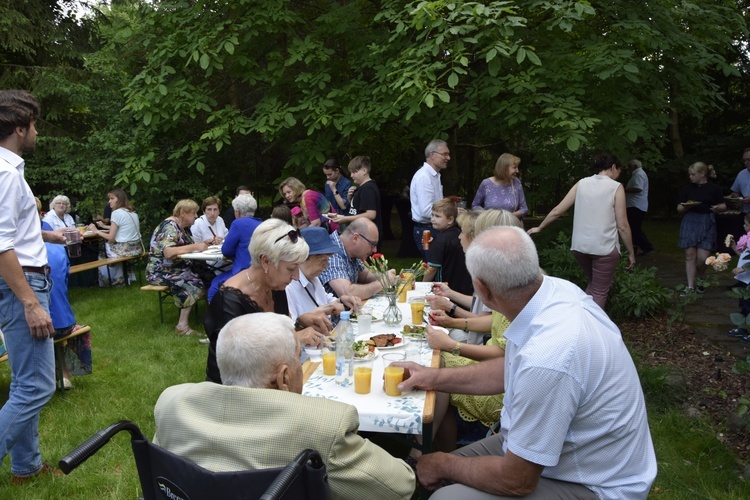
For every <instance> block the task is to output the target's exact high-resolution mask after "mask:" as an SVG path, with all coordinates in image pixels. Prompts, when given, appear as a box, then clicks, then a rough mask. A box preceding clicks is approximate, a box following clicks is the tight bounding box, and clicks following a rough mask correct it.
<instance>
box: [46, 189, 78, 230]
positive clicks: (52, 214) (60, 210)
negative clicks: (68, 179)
mask: <svg viewBox="0 0 750 500" xmlns="http://www.w3.org/2000/svg"><path fill="white" fill-rule="evenodd" d="M42 220H43V221H44V222H46V223H47V224H49V225H50V227H52V229H53V230H55V229H61V228H65V227H76V221H75V220H73V217H72V216H71V215H70V198H68V197H67V196H65V195H62V194H58V195H57V196H55V197H54V198H52V201H50V202H49V212H47V213H46V214H44V217H42Z"/></svg>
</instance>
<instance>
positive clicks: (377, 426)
mask: <svg viewBox="0 0 750 500" xmlns="http://www.w3.org/2000/svg"><path fill="white" fill-rule="evenodd" d="M417 287H418V288H417V290H416V291H415V292H411V293H412V294H423V293H426V292H427V291H429V290H430V288H431V284H430V283H417ZM377 301H378V299H377V298H376V299H375V300H373V299H371V300H370V301H369V303H368V305H372V304H373V303H375V302H377ZM399 308H400V309H401V311H402V316H403V320H402V323H401V325H399V326H396V327H390V328H389V327H387V326H385V325H384V324H383V323H382V322H375V323H373V324H372V330H371V334H373V335H374V334H377V333H385V332H390V333H395V332H400V331H401V330H402V329H403V325H404V324H409V323H411V312H410V310H409V305H408V304H407V303H404V304H399ZM373 314H374V315H375V317H376V318H377V317H380V318H382V314H380V315H379V314H378V309H375V310H374V311H373ZM356 333H357V332H356V323H355V334H356ZM406 348H407V347H406V346H403V347H399V348H396V349H394V350H393V351H389V350H384V351H381V352H380V356H382V355H383V354H387V353H388V352H396V351H400V352H404V350H405V349H406ZM411 351H413V349H411ZM380 356H379V357H380ZM411 356H415V353H414V352H412V353H411ZM411 356H410V357H409V358H408V359H409V360H414V359H412V357H411ZM417 356H419V360H420V363H421V364H423V365H426V366H431V367H433V368H437V367H439V366H440V352H439V351H435V350H431V349H429V347H428V346H427V345H426V343H424V344H423V345H422V348H421V351H419V354H417ZM378 362H380V363H382V361H380V360H379V359H377V358H376V360H375V363H376V366H375V367H374V370H373V381H372V389H371V392H370V394H367V395H361V394H355V393H354V389H353V388H341V387H339V386H337V385H336V384H335V381H334V377H332V376H325V375H323V373H322V367H321V366H320V364H321V363H320V362H319V361H310V360H307V361H305V362H304V363H303V366H302V370H303V380H304V383H305V387H304V388H303V394H306V395H308V396H314V397H325V398H328V399H333V400H336V401H340V402H343V403H347V404H351V405H352V406H354V407H355V408H357V411H358V412H359V415H360V430H361V431H367V432H380V433H389V434H398V435H422V444H421V445H419V444H417V443H416V442H412V443H410V444H411V445H412V446H414V447H417V448H420V449H422V451H424V452H428V451H430V450H431V447H432V423H433V420H434V417H435V399H436V394H435V392H434V391H419V390H414V391H407V392H404V394H402V395H401V396H398V397H390V396H386V395H385V394H384V392H383V389H382V382H381V378H380V377H381V376H382V364H381V365H380V366H378V365H377V363H378ZM420 408H421V412H420V411H419V409H420Z"/></svg>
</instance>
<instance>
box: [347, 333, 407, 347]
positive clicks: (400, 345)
mask: <svg viewBox="0 0 750 500" xmlns="http://www.w3.org/2000/svg"><path fill="white" fill-rule="evenodd" d="M388 333H392V332H383V334H388ZM375 335H381V334H380V333H378V332H375V333H366V334H364V335H359V336H357V338H356V339H354V340H370V338H371V337H374V336H375ZM395 335H396V337H398V338H400V339H401V342H399V343H398V344H397V345H392V346H390V347H376V348H375V349H378V350H381V351H389V350H391V349H398V348H399V347H402V346H405V345H406V344H408V343H409V338H408V337H406V338H404V336H403V335H401V334H400V333H396V334H395Z"/></svg>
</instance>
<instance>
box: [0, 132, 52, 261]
mask: <svg viewBox="0 0 750 500" xmlns="http://www.w3.org/2000/svg"><path fill="white" fill-rule="evenodd" d="M23 167H24V161H23V158H21V157H20V156H18V155H17V154H15V153H13V152H12V151H10V150H8V149H5V148H2V147H0V253H2V252H6V251H8V250H14V251H15V253H16V257H17V258H18V263H19V264H20V265H21V266H31V267H42V266H46V265H47V248H46V247H45V246H44V241H42V225H41V224H40V223H39V217H38V215H37V211H36V201H35V200H34V193H32V192H31V188H30V187H29V184H28V183H27V182H26V179H24V177H23Z"/></svg>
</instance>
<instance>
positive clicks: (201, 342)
mask: <svg viewBox="0 0 750 500" xmlns="http://www.w3.org/2000/svg"><path fill="white" fill-rule="evenodd" d="M198 343H199V344H210V343H211V340H210V339H209V338H208V337H206V338H204V339H198Z"/></svg>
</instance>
